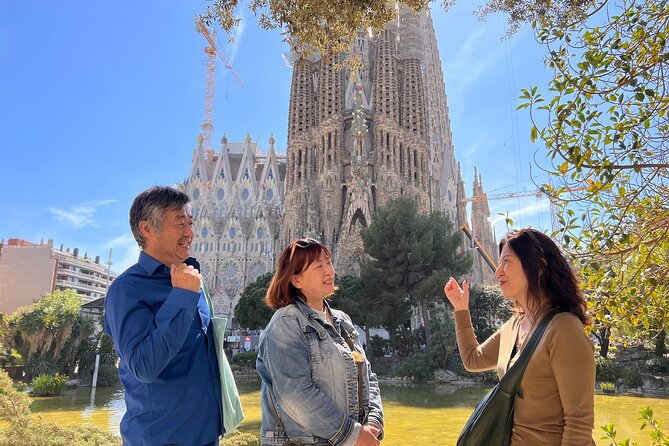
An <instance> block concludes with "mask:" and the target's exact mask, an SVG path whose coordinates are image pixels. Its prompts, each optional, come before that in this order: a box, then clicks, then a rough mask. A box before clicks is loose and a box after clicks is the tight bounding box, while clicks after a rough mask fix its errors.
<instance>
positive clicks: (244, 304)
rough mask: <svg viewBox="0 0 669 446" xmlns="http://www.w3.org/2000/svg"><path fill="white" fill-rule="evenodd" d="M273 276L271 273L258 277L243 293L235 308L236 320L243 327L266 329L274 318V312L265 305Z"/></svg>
mask: <svg viewBox="0 0 669 446" xmlns="http://www.w3.org/2000/svg"><path fill="white" fill-rule="evenodd" d="M273 275H274V273H271V272H270V273H265V274H262V275H260V276H258V278H257V279H256V280H255V281H253V282H251V283H250V284H248V285H247V286H246V288H244V291H242V295H241V296H240V297H239V302H237V305H236V306H235V318H236V319H237V322H239V325H241V326H242V327H244V328H248V329H251V330H257V329H261V328H265V325H267V323H268V322H269V320H270V319H271V318H272V314H273V313H274V311H272V309H271V308H269V307H268V306H267V305H266V304H265V295H266V294H267V288H268V287H269V283H270V281H271V280H272V276H273Z"/></svg>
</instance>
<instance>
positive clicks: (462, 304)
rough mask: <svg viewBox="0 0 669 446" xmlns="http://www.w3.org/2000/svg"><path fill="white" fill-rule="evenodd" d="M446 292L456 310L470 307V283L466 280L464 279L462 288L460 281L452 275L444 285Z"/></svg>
mask: <svg viewBox="0 0 669 446" xmlns="http://www.w3.org/2000/svg"><path fill="white" fill-rule="evenodd" d="M444 294H446V297H447V298H448V300H449V301H450V302H451V304H452V305H453V308H454V309H455V311H459V310H467V309H469V284H468V283H467V281H466V280H463V281H462V288H460V285H458V281H457V280H455V279H454V278H452V277H451V278H450V279H449V280H448V282H446V285H444Z"/></svg>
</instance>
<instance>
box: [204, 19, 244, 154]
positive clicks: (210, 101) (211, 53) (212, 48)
mask: <svg viewBox="0 0 669 446" xmlns="http://www.w3.org/2000/svg"><path fill="white" fill-rule="evenodd" d="M195 28H196V29H197V31H198V32H199V33H200V34H202V35H203V36H204V38H205V39H207V42H208V43H209V45H208V46H207V47H205V49H204V52H205V53H207V84H206V89H205V99H204V121H203V122H202V147H203V148H204V149H205V150H207V151H209V150H211V134H212V132H213V130H214V125H213V124H212V122H213V116H214V84H215V83H216V56H217V55H218V57H219V58H220V59H221V60H222V61H223V66H224V67H225V69H226V70H228V71H230V72H231V73H232V75H233V76H234V78H235V79H236V80H237V82H239V85H241V86H244V81H242V79H241V78H240V77H239V74H237V71H236V70H235V67H233V66H232V64H231V63H230V61H229V60H228V58H227V57H225V54H223V53H222V52H221V51H219V49H218V47H217V46H216V29H214V30H213V31H212V32H211V33H210V32H209V29H207V26H206V25H205V24H204V23H203V22H202V20H200V19H195Z"/></svg>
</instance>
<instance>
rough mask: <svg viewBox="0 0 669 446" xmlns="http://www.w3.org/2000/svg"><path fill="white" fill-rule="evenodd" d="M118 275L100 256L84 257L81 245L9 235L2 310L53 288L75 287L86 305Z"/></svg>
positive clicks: (1, 267) (3, 255) (1, 256)
mask: <svg viewBox="0 0 669 446" xmlns="http://www.w3.org/2000/svg"><path fill="white" fill-rule="evenodd" d="M116 275H117V274H116V273H114V272H112V271H110V270H109V267H108V265H105V264H104V263H101V262H100V256H96V257H95V258H92V257H89V256H88V254H87V253H84V254H83V256H82V255H81V254H80V252H79V248H74V249H72V250H70V249H69V248H67V249H63V246H62V245H61V246H60V248H54V246H53V240H48V241H47V242H46V243H44V242H43V241H40V242H39V243H31V242H28V241H26V240H22V239H16V238H10V239H8V241H7V243H5V242H4V241H2V242H0V312H1V313H5V314H11V313H13V312H14V311H16V309H17V308H19V307H22V306H25V305H30V304H31V303H32V302H34V301H35V300H38V299H39V298H40V297H42V296H43V295H44V294H45V293H50V292H53V291H54V290H65V289H73V290H75V291H76V292H77V294H78V295H79V296H80V297H81V303H82V304H85V303H87V302H90V301H93V300H95V299H99V298H101V297H103V296H104V295H105V293H106V291H107V287H108V286H109V284H110V283H111V282H112V280H114V278H116Z"/></svg>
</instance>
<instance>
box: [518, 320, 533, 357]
mask: <svg viewBox="0 0 669 446" xmlns="http://www.w3.org/2000/svg"><path fill="white" fill-rule="evenodd" d="M533 326H534V318H532V317H531V316H530V315H529V314H527V313H523V316H522V317H521V320H520V327H518V336H517V337H516V347H517V348H518V349H520V347H521V346H522V345H523V344H524V343H525V339H527V335H528V334H530V331H532V327H533Z"/></svg>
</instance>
